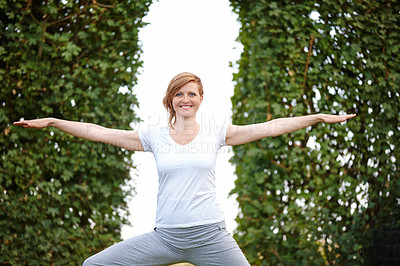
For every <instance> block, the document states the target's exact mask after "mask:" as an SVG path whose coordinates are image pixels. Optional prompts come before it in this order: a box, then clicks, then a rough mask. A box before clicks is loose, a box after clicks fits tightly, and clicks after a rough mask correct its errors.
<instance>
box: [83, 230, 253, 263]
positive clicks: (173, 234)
mask: <svg viewBox="0 0 400 266" xmlns="http://www.w3.org/2000/svg"><path fill="white" fill-rule="evenodd" d="M178 262H190V263H192V264H194V265H207V266H209V265H229V266H244V265H250V264H249V262H248V261H247V260H246V258H245V256H244V255H243V253H242V251H241V250H240V248H239V246H238V245H237V243H236V241H235V240H234V239H233V238H232V236H231V235H230V234H229V233H228V232H227V231H226V229H225V222H220V223H213V224H206V225H200V226H193V227H188V228H156V229H155V230H154V231H153V232H150V233H147V234H143V235H140V236H136V237H133V238H130V239H127V240H125V241H122V242H120V243H118V244H115V245H113V246H111V247H109V248H107V249H105V250H103V251H101V252H100V253H97V254H96V255H94V256H92V257H90V258H88V259H87V260H85V262H84V263H83V266H91V265H107V266H110V265H140V266H145V265H151V266H154V265H170V264H174V263H178Z"/></svg>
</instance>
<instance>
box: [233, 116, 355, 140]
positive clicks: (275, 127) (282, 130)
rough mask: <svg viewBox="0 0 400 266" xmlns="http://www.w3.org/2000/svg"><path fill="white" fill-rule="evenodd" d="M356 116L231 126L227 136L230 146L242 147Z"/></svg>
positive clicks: (318, 117)
mask: <svg viewBox="0 0 400 266" xmlns="http://www.w3.org/2000/svg"><path fill="white" fill-rule="evenodd" d="M355 116H356V115H355V114H353V115H326V114H316V115H307V116H299V117H289V118H278V119H274V120H271V121H268V122H265V123H260V124H252V125H245V126H235V125H230V126H229V127H228V131H227V134H226V143H227V144H228V145H240V144H245V143H249V142H252V141H255V140H258V139H262V138H266V137H275V136H279V135H283V134H286V133H291V132H294V131H297V130H300V129H303V128H306V127H309V126H312V125H315V124H316V123H319V122H323V123H339V122H344V121H346V120H347V119H349V118H353V117H355Z"/></svg>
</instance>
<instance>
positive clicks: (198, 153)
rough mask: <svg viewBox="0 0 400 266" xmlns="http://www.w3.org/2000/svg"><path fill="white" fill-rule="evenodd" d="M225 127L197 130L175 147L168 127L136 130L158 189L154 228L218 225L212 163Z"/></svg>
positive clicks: (220, 217) (219, 216) (222, 142)
mask: <svg viewBox="0 0 400 266" xmlns="http://www.w3.org/2000/svg"><path fill="white" fill-rule="evenodd" d="M226 130H227V124H226V123H225V124H224V125H223V126H215V125H207V126H203V125H202V126H201V127H200V130H199V133H198V134H197V136H196V137H195V138H194V139H193V140H192V141H191V142H190V143H189V144H187V145H180V144H177V143H176V142H175V141H174V140H173V139H172V137H171V136H170V134H169V128H168V127H155V128H150V129H146V130H143V129H140V130H139V138H140V141H141V143H142V145H143V147H144V151H150V152H152V153H153V155H154V158H155V160H156V164H157V170H158V177H159V188H158V195H157V214H156V227H169V228H171V227H189V226H196V225H203V224H208V223H215V222H221V221H223V220H224V214H223V212H222V210H221V207H220V205H219V203H218V202H217V196H216V190H215V163H216V158H217V153H218V150H219V149H220V148H221V147H222V146H225V145H226V144H225V137H226Z"/></svg>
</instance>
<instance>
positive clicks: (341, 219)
mask: <svg viewBox="0 0 400 266" xmlns="http://www.w3.org/2000/svg"><path fill="white" fill-rule="evenodd" d="M230 2H231V6H232V7H233V10H234V12H236V13H237V14H238V15H239V20H240V22H241V24H242V26H241V30H240V35H239V38H238V39H239V41H240V42H241V43H242V44H243V45H244V51H243V53H242V56H241V58H240V60H239V61H238V65H239V70H238V73H236V74H235V75H234V81H235V82H236V85H235V94H234V96H233V97H232V103H233V123H234V124H249V123H257V122H264V121H267V120H271V119H274V118H279V117H290V116H301V115H307V114H314V113H328V114H344V113H348V114H351V113H356V114H357V117H356V118H354V119H352V120H350V121H348V122H347V123H344V124H318V125H315V126H313V127H310V128H307V129H304V130H301V131H298V132H295V133H292V134H287V135H284V136H279V137H275V138H268V139H263V140H260V141H256V142H253V143H250V144H247V145H242V146H237V147H234V149H233V150H234V157H233V158H232V162H233V163H234V164H235V165H236V174H237V176H238V179H237V181H236V188H235V189H234V191H232V193H237V195H238V201H239V206H240V209H241V211H240V214H239V216H238V217H237V222H238V228H237V232H236V234H235V237H236V239H237V240H238V242H239V244H240V246H241V247H242V248H243V250H244V252H245V253H246V256H247V258H248V259H249V260H250V262H251V263H252V264H254V265H326V264H336V265H361V264H367V265H368V264H374V263H378V264H379V263H390V262H393V260H395V259H396V258H395V257H396V256H397V260H398V262H399V261H400V258H399V257H398V251H396V250H395V249H396V248H395V244H396V243H395V241H397V240H393V238H392V239H388V237H386V238H385V237H384V238H385V239H381V238H382V237H381V236H388V235H390V233H389V234H387V232H388V231H390V230H393V229H395V228H397V229H398V228H399V223H400V202H399V200H400V174H399V172H400V171H399V170H400V168H399V160H400V149H399V147H400V110H399V106H400V60H399V56H398V55H399V53H400V41H399V40H400V15H399V14H400V13H399V12H400V3H399V2H398V1H394V0H389V1H351V0H349V1H341V0H335V1H330V0H329V1H327V0H323V1H288V0H284V1H269V0H265V1H248V0H231V1H230ZM380 237H381V238H380ZM378 240H379V241H378ZM380 245H381V246H380ZM382 245H383V246H382ZM396 254H397V255H396Z"/></svg>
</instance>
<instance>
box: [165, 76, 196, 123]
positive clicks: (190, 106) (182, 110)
mask: <svg viewBox="0 0 400 266" xmlns="http://www.w3.org/2000/svg"><path fill="white" fill-rule="evenodd" d="M202 101H203V96H202V95H200V93H199V89H198V85H197V83H195V82H189V83H187V84H186V85H184V86H183V87H182V88H180V89H179V90H178V91H177V92H176V93H175V95H174V98H172V106H173V108H174V110H175V112H176V116H177V117H178V116H181V117H184V118H185V117H191V116H195V115H196V112H197V110H198V109H199V107H200V104H201V102H202Z"/></svg>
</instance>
